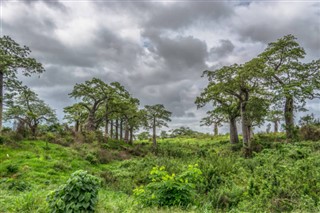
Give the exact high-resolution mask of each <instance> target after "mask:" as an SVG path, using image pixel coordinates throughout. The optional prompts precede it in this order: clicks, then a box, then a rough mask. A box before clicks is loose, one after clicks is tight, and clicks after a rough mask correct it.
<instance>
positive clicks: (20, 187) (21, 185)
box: [8, 180, 31, 192]
mask: <svg viewBox="0 0 320 213" xmlns="http://www.w3.org/2000/svg"><path fill="white" fill-rule="evenodd" d="M30 188H31V187H30V185H29V184H27V183H26V182H24V181H17V180H14V181H12V182H10V183H9V185H8V189H9V190H16V191H20V192H23V191H26V190H29V189H30Z"/></svg>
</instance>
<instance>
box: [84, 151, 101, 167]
mask: <svg viewBox="0 0 320 213" xmlns="http://www.w3.org/2000/svg"><path fill="white" fill-rule="evenodd" d="M85 159H86V160H87V161H89V162H90V163H91V164H93V165H95V164H98V163H99V161H98V159H97V157H96V156H95V155H94V154H93V153H88V154H87V155H86V156H85Z"/></svg>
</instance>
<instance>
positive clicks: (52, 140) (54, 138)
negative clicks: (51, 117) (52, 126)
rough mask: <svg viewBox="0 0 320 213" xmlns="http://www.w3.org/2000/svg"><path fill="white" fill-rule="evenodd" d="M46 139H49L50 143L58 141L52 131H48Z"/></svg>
mask: <svg viewBox="0 0 320 213" xmlns="http://www.w3.org/2000/svg"><path fill="white" fill-rule="evenodd" d="M44 140H45V141H48V142H50V143H54V142H55V141H56V135H55V134H54V133H52V132H47V134H46V135H45V138H44Z"/></svg>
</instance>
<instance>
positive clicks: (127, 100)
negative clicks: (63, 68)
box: [0, 35, 320, 152]
mask: <svg viewBox="0 0 320 213" xmlns="http://www.w3.org/2000/svg"><path fill="white" fill-rule="evenodd" d="M30 52H31V51H30V49H29V48H28V47H26V46H20V45H19V44H18V43H16V42H15V41H14V40H12V39H11V38H10V37H8V36H3V37H1V38H0V129H2V121H3V120H5V121H9V120H11V121H12V120H13V121H14V122H15V123H14V127H15V129H17V130H19V131H20V132H23V131H29V132H30V133H31V135H32V136H33V137H36V136H37V135H38V134H39V133H40V132H41V131H42V132H43V131H57V129H59V128H60V131H61V129H64V130H68V131H73V134H74V135H77V134H87V133H88V132H99V134H100V133H101V135H103V138H104V139H103V140H105V141H108V140H109V139H116V140H123V141H125V142H127V143H129V144H132V142H133V139H134V132H136V131H137V130H138V129H141V128H145V129H147V130H150V129H151V130H152V141H153V145H154V146H156V145H157V142H156V138H157V137H156V135H157V128H160V127H162V126H167V122H169V121H170V116H171V112H169V111H168V110H167V109H166V108H165V107H164V106H163V105H162V104H155V105H146V106H144V108H142V107H140V101H139V100H138V99H137V98H135V97H133V96H132V95H131V94H130V92H129V91H128V90H127V89H126V88H125V87H124V86H123V85H121V84H120V83H119V82H111V83H109V84H108V83H106V82H104V81H102V80H101V79H98V78H92V79H91V80H87V81H85V82H83V83H78V84H76V85H75V86H74V88H73V90H72V91H70V93H69V97H70V98H72V99H74V100H75V103H74V104H73V105H71V106H67V107H65V108H64V113H65V117H64V119H65V120H66V121H67V124H68V125H72V126H73V128H72V129H71V128H70V127H68V125H64V126H63V125H60V124H59V123H58V119H57V118H56V115H55V112H54V110H52V109H51V108H50V107H49V106H48V105H47V104H46V103H44V101H43V100H41V99H39V97H38V95H37V94H36V93H35V92H33V91H32V90H30V88H28V87H27V86H25V85H23V84H22V82H21V81H19V80H18V79H17V73H18V72H22V74H23V75H25V76H31V75H32V74H40V73H42V72H44V71H45V69H44V68H43V66H42V64H41V63H39V62H37V61H36V60H35V59H34V58H31V57H30V56H29V55H30ZM305 54H306V53H305V51H304V49H303V48H302V47H301V46H300V45H299V44H298V43H297V41H296V38H295V37H294V36H293V35H287V36H284V37H283V38H280V39H278V40H277V41H275V42H272V43H270V44H269V45H268V46H267V48H266V49H265V50H264V51H263V52H262V53H261V54H259V55H258V56H257V57H255V58H253V59H252V60H250V61H248V62H246V63H244V64H233V65H230V66H224V67H222V68H219V69H216V70H213V71H209V70H206V71H204V72H203V75H202V76H203V77H206V78H207V79H208V81H209V83H208V85H207V86H206V87H205V88H204V90H203V91H202V93H201V94H200V95H199V97H197V98H196V101H195V103H196V105H197V106H198V108H201V107H203V106H205V105H208V104H210V105H211V106H212V107H213V109H212V110H210V111H208V112H207V116H206V117H205V118H203V119H202V121H201V125H213V126H214V134H215V135H217V134H218V127H219V126H221V124H222V123H226V122H227V123H229V126H230V132H229V133H230V141H231V143H232V144H237V143H239V136H238V129H237V125H236V123H237V122H239V121H240V123H241V129H242V138H243V146H244V148H245V150H247V151H248V152H250V151H251V141H252V138H253V136H252V135H253V128H254V127H255V126H260V125H262V124H263V123H264V122H265V121H266V120H267V121H270V122H272V123H273V124H274V132H278V131H279V123H280V121H281V120H282V119H284V121H285V125H284V127H285V131H286V137H287V140H289V141H291V140H293V139H294V138H295V135H296V127H295V123H294V114H295V112H296V111H298V110H303V109H304V108H303V107H304V104H305V102H306V100H308V99H314V98H317V97H319V96H320V93H319V89H320V71H319V67H320V60H316V61H312V62H309V63H303V62H301V60H302V59H303V58H304V57H305ZM3 112H4V114H3ZM44 124H45V126H47V127H46V128H44V127H43V126H44ZM270 128H271V126H270V125H269V126H268V129H267V131H268V132H270ZM102 133H103V134H102ZM199 134H200V133H198V132H195V131H193V130H191V129H188V128H185V127H181V128H178V129H176V130H174V131H172V133H171V136H172V137H175V136H183V135H185V136H188V135H199ZM145 135H146V134H145ZM161 135H162V136H161V137H168V134H167V133H165V132H162V134H161ZM141 136H143V134H142V135H141Z"/></svg>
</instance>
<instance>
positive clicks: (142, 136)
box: [138, 132, 151, 140]
mask: <svg viewBox="0 0 320 213" xmlns="http://www.w3.org/2000/svg"><path fill="white" fill-rule="evenodd" d="M150 137H151V135H150V133H149V132H141V133H140V134H138V139H139V140H148V139H149V138H150Z"/></svg>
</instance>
